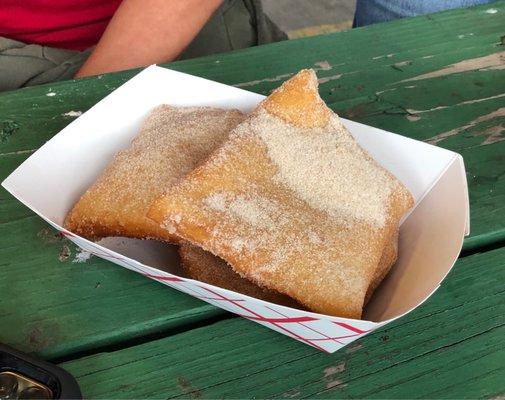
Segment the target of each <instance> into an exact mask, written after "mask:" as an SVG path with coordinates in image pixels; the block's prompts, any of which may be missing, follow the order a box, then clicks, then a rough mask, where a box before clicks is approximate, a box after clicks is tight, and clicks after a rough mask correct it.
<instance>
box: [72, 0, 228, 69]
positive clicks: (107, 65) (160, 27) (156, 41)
mask: <svg viewBox="0 0 505 400" xmlns="http://www.w3.org/2000/svg"><path fill="white" fill-rule="evenodd" d="M222 1H223V0H124V1H123V2H122V3H121V5H120V6H119V8H118V10H117V11H116V13H115V14H114V16H113V17H112V19H111V21H110V23H109V25H108V26H107V29H106V30H105V32H104V34H103V35H102V38H101V39H100V41H99V42H98V44H97V46H96V48H95V49H94V50H93V52H92V53H91V55H90V56H89V58H88V60H87V61H86V62H85V63H84V65H83V66H82V68H81V69H80V70H79V72H78V73H77V74H76V75H75V77H76V78H80V77H84V76H89V75H98V74H103V73H105V72H114V71H122V70H125V69H129V68H135V67H142V66H146V65H150V64H156V63H161V62H168V61H172V60H174V59H175V58H176V57H177V56H178V55H179V54H180V53H181V52H182V51H183V50H184V49H185V48H186V47H187V46H188V44H189V43H191V41H192V40H193V39H194V38H195V36H196V35H197V34H198V32H200V30H201V29H202V27H203V26H204V25H205V23H206V22H207V21H208V19H209V18H210V17H211V16H212V14H213V13H214V11H215V10H216V9H217V8H218V7H219V5H220V4H221V3H222Z"/></svg>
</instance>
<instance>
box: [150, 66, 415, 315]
mask: <svg viewBox="0 0 505 400" xmlns="http://www.w3.org/2000/svg"><path fill="white" fill-rule="evenodd" d="M412 204H413V200H412V196H411V195H410V193H409V192H408V190H407V189H406V188H405V187H404V186H403V185H402V184H401V183H400V182H399V181H398V180H397V179H396V178H395V177H394V176H393V175H392V174H391V173H389V172H388V171H386V170H385V169H384V168H383V167H381V166H380V165H379V164H378V163H377V162H376V161H375V160H373V159H372V158H371V157H370V155H369V154H368V153H367V152H366V151H364V150H363V149H362V148H361V147H360V146H359V145H358V144H357V142H356V141H355V140H354V138H353V137H352V136H351V134H350V133H349V132H348V131H347V129H346V128H345V127H344V126H343V125H342V123H341V121H340V120H339V118H338V116H337V115H335V114H334V113H333V112H332V111H331V110H330V109H329V108H328V107H327V106H326V105H325V104H324V102H323V100H322V99H321V98H320V97H319V94H318V91H317V78H316V76H315V73H314V72H313V71H310V70H303V71H301V72H300V73H298V74H297V75H295V76H294V77H293V78H291V79H290V80H288V81H287V82H285V83H284V84H283V85H282V86H281V87H280V88H278V89H277V90H275V91H274V92H273V93H272V94H271V95H270V96H269V97H268V98H267V99H265V100H264V101H263V102H262V103H260V105H259V106H258V107H257V109H256V110H255V111H254V112H253V114H251V115H250V116H249V117H248V118H247V119H246V120H245V121H244V122H243V123H241V124H240V125H239V126H238V127H237V128H235V130H234V131H233V132H232V133H231V134H230V136H229V138H228V140H227V141H226V142H225V143H224V144H223V146H222V147H220V148H219V149H218V150H217V151H215V152H214V153H213V154H212V155H211V156H210V157H209V158H208V159H207V160H206V161H205V162H204V163H203V164H202V165H200V166H199V167H198V168H196V169H195V170H194V171H192V172H191V173H190V174H188V175H187V176H186V177H185V178H184V179H182V180H181V181H180V182H179V183H177V184H176V185H175V186H173V187H172V188H171V190H170V191H169V192H167V193H166V194H165V195H164V196H162V197H160V198H159V199H158V200H157V201H156V202H155V203H154V204H153V206H152V207H151V209H150V211H149V214H148V216H149V217H150V218H152V219H153V220H154V221H156V222H157V223H159V224H160V226H161V227H163V228H164V229H166V230H167V232H169V233H171V234H174V235H177V236H180V237H181V238H183V239H185V240H187V241H189V242H191V243H193V244H196V245H199V246H201V247H202V248H203V249H205V250H207V251H210V252H211V253H213V254H215V255H217V256H219V257H221V258H222V259H224V260H225V261H226V262H227V263H228V264H230V265H231V266H232V268H233V269H234V271H235V272H237V273H238V274H240V275H241V276H243V277H246V278H247V279H249V280H251V281H253V282H254V283H256V284H258V285H259V286H262V287H266V288H269V289H272V290H276V291H278V292H280V293H283V294H286V295H288V296H290V297H292V298H294V299H295V300H297V301H299V302H300V303H302V304H303V305H305V306H307V307H308V308H309V309H311V310H313V311H316V312H320V313H324V314H329V315H335V316H341V317H348V318H360V317H361V313H362V309H363V305H364V301H365V295H366V292H367V290H368V288H369V286H370V284H371V283H372V281H373V280H374V276H375V272H376V270H377V268H378V265H379V261H380V258H381V256H382V254H383V252H384V249H385V247H386V245H387V243H389V242H390V241H391V239H392V238H393V235H394V233H395V232H396V231H397V229H398V225H399V221H400V219H401V217H402V216H403V215H404V214H405V213H406V212H407V210H409V209H410V208H411V206H412Z"/></svg>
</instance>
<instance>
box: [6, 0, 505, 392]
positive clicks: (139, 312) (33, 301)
mask: <svg viewBox="0 0 505 400" xmlns="http://www.w3.org/2000/svg"><path fill="white" fill-rule="evenodd" d="M504 35H505V2H497V3H493V4H490V5H487V6H483V7H476V8H470V9H460V10H454V11H448V12H443V13H440V14H435V15H430V16H423V17H418V18H412V19H405V20H398V21H395V22H391V23H385V24H378V25H374V26H369V27H366V28H360V29H355V30H350V31H345V32H340V33H335V34H329V35H324V36H318V37H312V38H305V39H299V40H293V41H286V42H282V43H276V44H272V45H268V46H262V47H257V48H251V49H247V50H243V51H237V52H233V53H230V54H222V55H216V56H212V57H206V58H200V59H194V60H190V61H183V62H174V63H171V64H168V65H166V67H167V68H171V69H175V70H179V71H184V72H186V73H190V74H194V75H198V76H202V77H204V78H208V79H212V80H216V81H219V82H222V83H225V84H229V85H235V86H237V87H240V88H244V89H247V90H251V91H254V92H258V93H262V94H268V93H269V92H270V91H271V90H272V89H274V88H275V87H277V86H278V85H279V84H280V83H281V82H282V81H284V80H285V79H287V78H288V77H289V76H291V75H292V74H293V73H295V72H296V71H298V70H300V69H301V68H308V67H312V68H314V69H316V70H317V73H318V76H319V78H320V82H321V86H320V92H321V95H322V96H323V98H324V99H325V101H326V102H327V103H328V104H329V105H330V107H331V108H332V109H334V110H335V111H336V112H338V113H339V114H340V115H341V116H343V117H346V118H349V119H352V120H356V121H359V122H363V123H365V124H369V125H372V126H376V127H380V128H382V129H386V130H389V131H392V132H396V133H399V134H402V135H405V136H408V137H412V138H415V139H418V140H423V141H426V142H429V143H432V144H436V145H438V146H441V147H445V148H447V149H450V150H453V151H456V152H459V153H461V154H462V155H463V157H464V159H465V164H466V168H467V178H468V185H469V190H470V201H471V234H470V236H469V237H468V238H466V240H465V243H464V248H463V252H462V254H461V256H460V258H459V260H458V261H457V263H456V265H455V267H454V269H453V270H452V272H451V273H450V274H449V276H448V277H447V279H446V280H445V281H444V282H443V284H442V286H441V288H440V289H439V290H438V291H437V292H436V294H435V295H434V296H433V297H431V298H430V299H429V300H428V301H427V302H426V303H425V304H423V305H422V306H421V307H419V308H418V309H416V310H415V311H414V312H412V313H411V314H409V315H408V316H406V317H404V318H401V319H399V320H397V321H395V322H394V323H391V324H389V325H387V326H386V327H384V328H382V329H379V330H377V331H375V332H374V333H373V334H370V335H368V336H366V337H364V338H362V339H360V340H358V341H356V342H353V343H352V344H351V345H349V346H347V347H345V348H344V349H342V350H340V351H338V352H337V353H335V354H332V355H328V354H325V353H322V352H320V351H318V350H316V349H314V348H311V347H308V346H306V345H304V344H301V343H299V342H297V341H294V340H292V339H289V338H288V337H286V336H282V335H280V334H277V333H275V332H273V331H271V330H268V329H266V328H264V327H262V326H260V325H257V324H255V323H254V322H250V321H247V320H244V319H242V318H239V317H235V316H234V315H231V314H229V313H226V312H225V311H222V310H220V309H218V308H215V307H213V306H211V305H208V304H206V303H204V302H202V301H200V300H197V299H195V298H192V297H190V296H187V295H185V294H182V293H179V292H177V291H175V290H173V289H170V288H167V287H166V286H164V285H162V284H160V283H157V282H155V281H152V280H149V279H146V278H145V277H143V276H140V275H138V274H136V273H134V272H130V271H128V270H126V269H124V268H120V267H118V266H116V265H113V264H111V263H109V262H106V261H104V260H101V259H99V258H97V257H91V258H90V259H88V260H84V261H83V262H80V263H79V262H76V261H79V257H78V249H77V248H76V247H75V246H74V245H73V244H72V243H71V242H69V241H68V240H66V239H65V238H63V237H62V236H60V235H59V234H57V232H56V231H54V230H53V229H52V228H50V227H49V226H48V225H47V224H46V223H45V222H43V221H42V220H41V219H40V218H39V217H38V216H36V215H35V214H34V213H33V212H31V211H29V210H28V209H27V208H26V207H24V206H23V205H21V204H20V203H19V202H18V201H17V200H15V199H14V198H13V197H12V196H10V195H9V194H8V193H7V192H6V191H5V190H4V189H1V191H0V342H3V343H5V344H8V345H11V346H13V347H16V348H18V349H19V350H22V351H25V352H29V353H33V354H35V355H37V356H39V357H41V358H43V359H46V360H48V361H51V362H53V363H56V364H60V365H61V366H62V367H64V368H66V369H67V370H68V371H70V372H71V373H72V374H73V375H74V376H75V377H76V378H77V381H78V382H79V384H80V385H81V388H82V391H83V393H84V395H85V397H86V398H140V397H151V398H171V397H185V398H187V397H194V398H229V397H232V398H265V397H268V398H271V397H281V398H299V397H319V398H340V397H343V398H349V397H358V398H363V397H374V398H417V397H423V398H426V397H429V398H476V397H486V398H503V396H505V71H504V69H505V36H504ZM137 72H138V71H127V72H122V73H117V74H110V75H104V76H99V77H94V78H89V79H82V80H79V81H68V82H59V83H54V84H51V85H45V86H39V87H33V88H27V89H23V90H18V91H14V92H8V93H3V94H0V179H1V180H3V179H4V178H5V177H6V176H7V175H8V174H10V173H11V172H12V171H13V170H14V169H15V168H16V167H17V166H18V165H19V164H20V163H21V162H23V160H25V159H26V158H27V157H29V156H30V155H31V154H32V153H33V152H34V151H35V150H37V148H38V147H39V146H41V145H42V144H43V143H44V142H45V141H47V140H48V139H49V138H51V137H52V136H53V135H55V134H56V133H57V132H59V131H60V130H61V129H62V128H63V127H65V125H67V124H68V123H70V122H71V121H72V120H73V119H74V118H76V117H77V116H78V115H80V113H81V112H84V111H86V110H87V109H88V108H90V107H91V106H92V105H94V104H95V103H96V102H97V101H98V100H100V99H101V98H103V97H104V96H106V95H107V94H109V93H110V92H111V91H113V90H114V89H116V88H117V87H118V86H120V85H121V84H122V83H124V82H126V81H127V80H128V79H130V78H131V77H132V76H134V75H135V74H136V73H137Z"/></svg>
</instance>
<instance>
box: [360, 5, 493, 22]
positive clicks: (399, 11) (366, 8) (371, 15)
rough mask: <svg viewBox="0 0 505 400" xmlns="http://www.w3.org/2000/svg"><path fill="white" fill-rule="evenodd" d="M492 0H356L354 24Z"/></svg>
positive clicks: (429, 12) (381, 20)
mask: <svg viewBox="0 0 505 400" xmlns="http://www.w3.org/2000/svg"><path fill="white" fill-rule="evenodd" d="M493 1H494V0H357V4H356V14H355V16H354V26H355V27H358V26H364V25H370V24H374V23H376V22H384V21H391V20H393V19H397V18H403V17H413V16H416V15H424V14H431V13H435V12H438V11H443V10H448V9H451V8H460V7H470V6H475V5H478V4H486V3H491V2H493Z"/></svg>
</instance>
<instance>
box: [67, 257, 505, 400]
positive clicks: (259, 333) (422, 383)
mask: <svg viewBox="0 0 505 400" xmlns="http://www.w3.org/2000/svg"><path fill="white" fill-rule="evenodd" d="M504 279H505V248H501V249H498V250H493V251H490V252H486V253H481V254H476V255H473V256H469V257H465V258H463V259H460V260H459V261H458V262H457V264H456V267H455V269H454V270H453V271H452V272H451V273H450V275H449V277H448V278H447V280H446V281H444V283H443V284H442V287H441V288H440V289H439V291H438V292H437V293H436V294H435V295H434V296H433V297H432V298H431V299H430V300H428V302H427V303H426V304H425V305H423V306H421V307H420V308H419V309H418V310H416V311H414V312H413V313H411V314H409V315H408V316H407V317H405V318H402V319H400V320H398V321H396V322H394V323H392V324H390V325H388V326H386V327H385V328H383V329H380V330H379V331H377V332H375V333H373V334H371V335H369V336H367V337H365V338H363V339H361V340H359V341H356V342H354V343H352V344H351V345H349V346H348V347H346V348H344V349H342V350H341V351H339V352H337V353H335V354H333V355H328V354H324V353H321V352H319V351H317V350H314V349H312V348H309V347H308V346H305V345H303V344H300V343H298V342H296V341H294V340H292V339H289V338H287V337H284V336H281V335H279V334H277V333H275V332H273V331H270V330H267V329H265V328H263V327H261V326H259V325H257V324H254V323H253V322H250V321H246V320H244V319H238V318H237V319H232V320H227V321H221V322H218V323H215V324H213V325H209V326H205V327H202V328H199V329H195V330H192V331H189V332H184V333H181V334H179V335H175V336H172V337H170V338H164V339H160V340H156V341H152V342H149V343H145V344H142V345H139V346H134V347H130V348H125V349H121V350H119V351H114V352H110V353H101V354H96V355H94V356H90V357H87V358H83V359H79V360H74V361H70V362H67V363H65V364H63V367H65V368H67V369H68V370H69V371H70V372H72V373H73V374H74V375H75V376H76V377H77V380H78V381H79V383H80V385H81V387H82V389H83V392H84V394H85V396H86V397H88V398H102V397H112V398H132V397H133V398H141V397H149V398H171V397H183V398H188V397H195V398H197V397H201V398H301V397H320V398H368V397H373V398H439V397H440V398H476V397H497V396H500V395H503V394H504V393H505V381H504V380H503V376H504V374H505V299H504V291H505V288H504V286H503V281H504Z"/></svg>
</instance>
